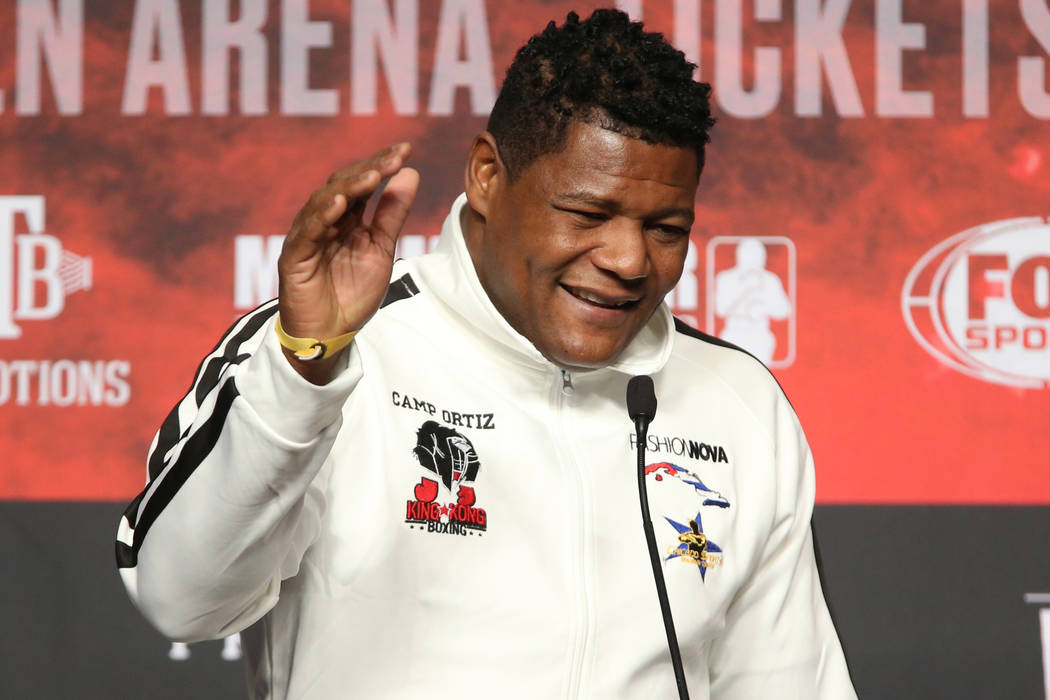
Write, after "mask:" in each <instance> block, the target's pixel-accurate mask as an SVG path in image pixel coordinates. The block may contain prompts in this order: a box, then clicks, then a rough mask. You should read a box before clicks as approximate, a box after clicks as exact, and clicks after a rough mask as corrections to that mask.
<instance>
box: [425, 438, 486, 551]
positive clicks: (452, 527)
mask: <svg viewBox="0 0 1050 700" xmlns="http://www.w3.org/2000/svg"><path fill="white" fill-rule="evenodd" d="M412 455H413V456H414V457H415V458H416V461H417V462H419V465H420V466H421V467H422V468H423V469H424V470H425V472H426V473H425V474H423V476H422V477H421V478H420V480H419V483H418V484H416V485H415V488H414V489H413V493H412V496H413V498H410V499H409V500H408V501H407V502H406V507H405V522H406V523H408V524H409V527H410V528H412V529H416V528H419V529H420V530H423V531H426V532H437V533H441V534H446V535H461V536H468V535H469V536H474V535H477V536H479V537H480V536H481V535H482V534H483V533H484V532H485V531H486V529H487V528H488V518H487V516H486V514H485V509H484V508H478V507H477V506H476V503H477V494H476V492H475V490H474V488H475V487H474V483H475V480H476V479H477V478H478V472H479V471H480V470H481V461H480V460H479V459H478V453H477V452H476V451H475V449H474V445H473V444H472V443H471V442H470V440H469V439H468V438H467V437H466V436H465V435H463V434H462V433H460V432H459V431H458V430H456V429H455V428H451V427H449V426H447V425H442V424H441V423H439V422H437V421H433V420H428V421H426V422H425V423H423V425H421V426H420V427H419V430H417V431H416V444H415V447H413V448H412Z"/></svg>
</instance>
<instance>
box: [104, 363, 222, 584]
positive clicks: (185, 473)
mask: <svg viewBox="0 0 1050 700" xmlns="http://www.w3.org/2000/svg"><path fill="white" fill-rule="evenodd" d="M233 380H234V378H233V377H230V378H229V379H228V380H226V382H225V383H224V384H223V385H222V388H220V389H219V395H218V397H217V398H216V400H215V408H214V409H213V410H212V413H211V415H210V416H208V419H207V420H206V421H204V423H202V424H201V427H200V428H199V429H198V430H197V431H196V432H195V433H194V434H193V435H192V436H191V437H190V438H189V440H187V441H186V445H185V446H184V447H183V448H182V453H181V454H179V458H178V460H177V461H176V462H175V464H174V465H172V467H171V469H170V470H169V471H168V473H167V475H166V476H165V477H164V479H163V480H162V481H161V482H160V484H159V485H158V486H157V490H156V491H154V492H153V495H152V496H150V498H149V500H148V501H146V506H145V507H144V508H143V509H142V514H141V515H140V516H139V519H138V522H137V523H136V524H135V542H134V545H133V546H132V547H131V548H130V549H131V551H124V552H121V547H120V546H119V543H118V546H117V563H118V565H120V566H122V567H125V568H126V567H128V566H134V565H135V562H136V559H137V557H138V552H139V549H140V548H141V547H142V541H143V538H144V537H145V536H146V533H147V532H149V528H150V526H151V525H153V522H154V521H155V520H156V519H157V516H159V515H160V513H161V511H162V510H164V508H165V506H167V505H168V503H170V502H171V499H172V498H174V497H175V494H176V493H177V492H178V490H179V489H180V488H181V487H182V485H183V484H185V483H186V480H187V479H189V478H190V475H192V474H193V472H194V471H195V470H196V469H197V467H198V466H200V464H201V462H203V461H204V459H205V458H206V457H207V456H208V455H209V454H210V453H211V451H212V449H214V447H215V444H216V443H217V442H218V441H219V435H220V433H222V428H223V425H224V424H225V423H226V417H227V416H228V415H229V413H230V407H231V406H232V405H233V400H234V399H235V398H237V397H238V396H239V395H240V392H238V391H237V385H236V384H235V383H234V381H233ZM147 488H148V487H147ZM136 500H137V499H136ZM125 549H126V548H125ZM122 559H123V563H122V561H121V560H122Z"/></svg>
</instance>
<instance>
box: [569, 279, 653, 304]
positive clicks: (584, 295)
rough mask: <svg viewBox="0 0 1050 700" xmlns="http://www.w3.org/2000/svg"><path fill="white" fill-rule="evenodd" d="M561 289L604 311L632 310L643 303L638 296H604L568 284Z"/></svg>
mask: <svg viewBox="0 0 1050 700" xmlns="http://www.w3.org/2000/svg"><path fill="white" fill-rule="evenodd" d="M561 287H562V289H564V290H565V291H567V292H568V293H569V294H571V295H573V296H574V297H576V298H577V299H579V300H580V301H585V302H587V303H588V304H593V305H594V306H600V307H601V308H603V309H630V308H633V307H635V306H637V305H638V302H639V301H641V297H638V296H624V295H622V294H602V293H601V292H597V291H593V290H589V289H582V288H580V287H570V286H569V285H567V284H563V285H561Z"/></svg>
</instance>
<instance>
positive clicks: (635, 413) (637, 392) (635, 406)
mask: <svg viewBox="0 0 1050 700" xmlns="http://www.w3.org/2000/svg"><path fill="white" fill-rule="evenodd" d="M627 414H628V415H629V416H630V417H631V420H638V418H640V417H641V416H645V417H646V418H648V419H649V420H652V419H653V418H655V417H656V391H655V390H654V389H653V379H652V377H650V376H648V375H646V374H642V375H639V376H637V377H631V379H630V381H628V382H627Z"/></svg>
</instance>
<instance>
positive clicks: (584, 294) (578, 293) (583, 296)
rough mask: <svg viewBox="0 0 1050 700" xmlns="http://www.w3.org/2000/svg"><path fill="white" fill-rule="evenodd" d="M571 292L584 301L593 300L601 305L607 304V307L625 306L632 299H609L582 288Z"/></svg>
mask: <svg viewBox="0 0 1050 700" xmlns="http://www.w3.org/2000/svg"><path fill="white" fill-rule="evenodd" d="M573 293H575V294H576V296H578V297H579V298H581V299H584V300H586V301H591V302H594V303H595V304H600V305H601V306H609V307H612V308H620V307H621V306H627V304H629V303H631V301H632V300H626V301H609V300H607V299H603V298H602V297H599V296H595V295H594V294H590V293H588V292H585V291H583V290H582V289H574V290H573Z"/></svg>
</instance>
